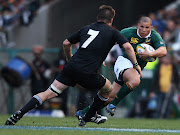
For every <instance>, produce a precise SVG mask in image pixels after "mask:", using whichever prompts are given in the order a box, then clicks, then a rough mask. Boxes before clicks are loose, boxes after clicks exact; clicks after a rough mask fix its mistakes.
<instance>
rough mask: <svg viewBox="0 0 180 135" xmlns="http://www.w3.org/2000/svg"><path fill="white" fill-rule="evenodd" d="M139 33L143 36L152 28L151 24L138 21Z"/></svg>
mask: <svg viewBox="0 0 180 135" xmlns="http://www.w3.org/2000/svg"><path fill="white" fill-rule="evenodd" d="M138 28H139V35H140V36H141V37H143V38H145V37H146V36H147V35H148V34H149V33H150V31H151V30H152V25H151V24H150V23H149V22H140V23H138Z"/></svg>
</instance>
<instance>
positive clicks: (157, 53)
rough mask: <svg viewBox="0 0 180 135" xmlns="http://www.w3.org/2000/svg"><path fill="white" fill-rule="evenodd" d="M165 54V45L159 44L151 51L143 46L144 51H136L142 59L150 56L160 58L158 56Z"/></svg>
mask: <svg viewBox="0 0 180 135" xmlns="http://www.w3.org/2000/svg"><path fill="white" fill-rule="evenodd" d="M166 54H167V50H166V47H165V46H161V47H159V48H158V49H156V50H155V51H153V52H149V51H148V50H147V48H145V51H144V52H142V53H138V55H139V57H140V58H141V59H143V60H146V59H148V58H151V57H159V58H160V57H163V56H166Z"/></svg>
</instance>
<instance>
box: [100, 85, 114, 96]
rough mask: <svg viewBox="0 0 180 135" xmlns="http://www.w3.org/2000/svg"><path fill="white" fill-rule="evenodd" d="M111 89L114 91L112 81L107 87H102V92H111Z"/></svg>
mask: <svg viewBox="0 0 180 135" xmlns="http://www.w3.org/2000/svg"><path fill="white" fill-rule="evenodd" d="M111 91H112V85H111V83H110V82H109V84H108V85H107V86H106V87H104V88H102V89H101V91H100V92H101V93H102V94H110V93H111Z"/></svg>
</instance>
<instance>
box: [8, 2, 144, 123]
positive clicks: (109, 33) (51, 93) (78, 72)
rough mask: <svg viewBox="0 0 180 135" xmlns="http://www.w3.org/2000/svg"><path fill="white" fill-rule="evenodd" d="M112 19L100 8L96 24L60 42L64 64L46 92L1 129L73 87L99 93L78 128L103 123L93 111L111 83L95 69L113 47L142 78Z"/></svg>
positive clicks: (104, 98)
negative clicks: (74, 46)
mask: <svg viewBox="0 0 180 135" xmlns="http://www.w3.org/2000/svg"><path fill="white" fill-rule="evenodd" d="M114 16H115V10H114V9H113V8H112V7H111V6H107V5H102V6H100V8H99V12H98V14H97V22H95V23H92V24H90V25H88V26H85V27H83V28H82V29H80V30H79V31H78V32H76V33H74V34H73V35H71V36H70V37H69V38H67V39H66V40H65V41H64V42H63V49H64V52H65V55H66V58H67V61H68V63H67V64H66V65H65V67H64V68H63V70H62V71H61V72H60V74H59V75H58V76H57V77H56V79H55V80H54V81H53V83H52V84H51V85H50V87H49V88H48V89H47V90H46V91H44V92H41V93H38V94H37V95H34V96H33V97H32V99H31V100H30V101H29V102H28V103H27V104H26V105H25V106H24V107H23V108H22V109H20V110H19V111H17V112H15V113H14V114H13V115H12V116H11V117H10V118H9V119H8V120H7V121H6V123H5V125H14V124H16V122H17V121H18V120H20V119H21V118H22V117H23V115H24V114H25V113H27V112H28V111H30V110H31V109H33V108H35V107H37V106H39V105H41V104H42V103H43V102H44V101H46V100H48V99H51V98H53V97H56V96H57V95H59V94H61V92H62V91H63V90H64V89H66V88H67V87H68V86H72V87H74V86H75V85H76V84H78V85H80V86H82V87H84V88H86V89H88V90H91V89H99V92H98V93H97V95H96V96H95V98H94V101H93V103H92V106H91V108H90V110H89V111H88V113H87V114H86V115H85V116H84V117H82V118H80V119H79V126H84V125H86V122H95V123H97V124H99V123H103V122H105V120H106V119H104V120H102V119H101V117H99V115H96V111H97V110H98V109H99V108H100V107H101V106H103V104H104V103H105V102H106V101H107V100H108V97H109V94H110V92H111V91H112V89H113V88H112V85H111V82H110V81H109V80H108V79H107V78H105V77H103V76H102V75H101V74H100V73H98V69H99V68H100V67H101V64H102V63H103V61H104V60H105V58H106V56H107V54H108V52H109V51H110V49H111V48H112V47H113V45H115V44H116V43H118V44H119V46H120V47H123V48H124V50H125V52H126V53H127V55H128V57H129V59H130V61H131V62H132V63H133V64H134V68H135V69H136V70H137V71H138V72H139V74H140V76H142V72H141V67H140V66H139V65H138V63H137V60H136V56H135V52H134V49H133V48H132V46H131V44H130V43H129V42H128V40H127V39H126V38H125V37H124V36H123V35H121V34H120V32H119V31H118V30H116V29H114V28H112V27H111V26H112V22H113V18H114ZM77 42H80V47H79V49H78V50H77V52H76V53H75V54H74V55H73V56H72V45H73V44H75V43H77Z"/></svg>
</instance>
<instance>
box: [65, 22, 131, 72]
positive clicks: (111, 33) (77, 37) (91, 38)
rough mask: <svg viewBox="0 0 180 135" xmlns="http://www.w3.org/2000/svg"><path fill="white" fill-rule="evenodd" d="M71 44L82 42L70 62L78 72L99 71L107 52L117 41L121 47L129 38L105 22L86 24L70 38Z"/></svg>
mask: <svg viewBox="0 0 180 135" xmlns="http://www.w3.org/2000/svg"><path fill="white" fill-rule="evenodd" d="M68 41H69V42H70V43H71V44H75V43H77V42H80V46H79V49H78V50H77V52H76V53H75V54H74V55H73V56H72V57H71V59H70V61H69V63H68V64H72V66H73V68H74V69H76V71H78V72H83V73H89V74H92V73H97V72H98V69H99V68H100V67H101V64H102V62H103V61H104V60H105V58H106V56H107V54H108V53H109V51H110V50H111V48H112V47H113V45H115V43H116V42H117V43H118V44H119V46H120V47H122V45H123V44H124V43H126V42H128V40H127V39H126V38H125V37H124V36H123V35H122V34H121V33H120V32H119V31H118V30H116V29H114V28H112V27H110V26H109V25H107V24H106V23H104V22H96V23H92V24H91V25H88V26H85V27H83V28H82V29H80V30H79V31H78V32H76V33H74V34H73V35H71V36H70V37H69V38H68Z"/></svg>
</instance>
